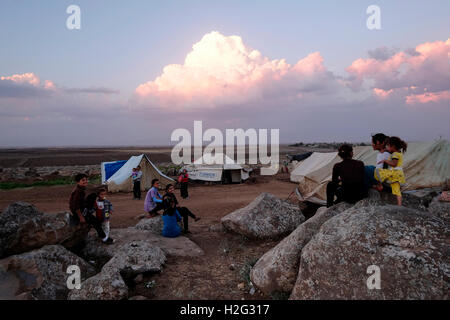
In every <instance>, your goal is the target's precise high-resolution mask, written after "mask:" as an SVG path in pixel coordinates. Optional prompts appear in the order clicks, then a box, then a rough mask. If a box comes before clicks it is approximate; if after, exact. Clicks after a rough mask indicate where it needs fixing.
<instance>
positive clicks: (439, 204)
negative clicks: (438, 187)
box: [428, 197, 450, 222]
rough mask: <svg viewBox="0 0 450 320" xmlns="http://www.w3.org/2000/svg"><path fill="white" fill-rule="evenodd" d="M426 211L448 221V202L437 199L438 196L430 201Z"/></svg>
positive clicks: (449, 209)
mask: <svg viewBox="0 0 450 320" xmlns="http://www.w3.org/2000/svg"><path fill="white" fill-rule="evenodd" d="M428 211H429V212H430V213H432V214H435V215H437V216H438V217H440V218H442V219H444V220H445V221H447V222H449V221H450V202H444V201H439V197H436V198H434V199H433V201H431V202H430V204H429V206H428Z"/></svg>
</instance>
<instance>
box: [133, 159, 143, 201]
mask: <svg viewBox="0 0 450 320" xmlns="http://www.w3.org/2000/svg"><path fill="white" fill-rule="evenodd" d="M131 178H132V179H133V195H134V199H138V200H141V179H142V171H141V166H137V167H136V168H133V173H132V174H131Z"/></svg>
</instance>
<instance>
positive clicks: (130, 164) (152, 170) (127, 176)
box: [102, 154, 175, 192]
mask: <svg viewBox="0 0 450 320" xmlns="http://www.w3.org/2000/svg"><path fill="white" fill-rule="evenodd" d="M137 166H141V170H142V180H141V190H142V191H144V190H148V189H150V188H151V181H152V180H153V179H159V182H160V187H161V188H165V186H166V185H167V184H169V183H174V182H175V180H173V179H172V178H169V177H167V176H166V175H164V174H163V173H162V172H161V171H159V169H158V168H157V167H156V166H155V165H154V164H153V163H152V162H151V161H150V159H149V158H148V157H147V156H146V155H145V154H141V155H139V156H132V157H131V158H130V159H128V161H126V162H125V163H124V164H123V165H122V166H121V167H120V169H119V170H117V171H116V172H115V173H114V174H113V175H112V176H111V177H109V178H108V179H107V180H106V184H107V185H108V190H109V191H111V192H120V191H122V192H130V191H132V190H133V181H132V179H131V173H132V172H133V168H136V167H137ZM102 171H103V170H102Z"/></svg>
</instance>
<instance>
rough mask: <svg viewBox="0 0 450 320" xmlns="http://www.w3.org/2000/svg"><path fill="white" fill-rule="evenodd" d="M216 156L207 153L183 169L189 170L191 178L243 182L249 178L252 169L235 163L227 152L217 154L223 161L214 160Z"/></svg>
mask: <svg viewBox="0 0 450 320" xmlns="http://www.w3.org/2000/svg"><path fill="white" fill-rule="evenodd" d="M215 157H216V156H213V155H211V154H210V153H205V154H204V155H203V156H202V157H201V158H199V159H197V160H195V161H194V163H193V164H190V165H186V166H184V167H183V169H186V170H187V171H188V173H189V179H191V180H201V181H213V182H219V181H222V182H228V183H241V182H242V181H243V180H247V179H248V178H249V172H250V171H251V170H252V169H250V168H247V167H245V166H243V165H240V164H237V163H235V162H234V161H233V160H232V159H231V158H229V157H228V156H227V155H226V154H222V153H221V154H218V155H217V158H219V159H223V161H222V160H220V161H218V162H219V163H217V162H216V161H214V160H215Z"/></svg>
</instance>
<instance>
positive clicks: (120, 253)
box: [102, 240, 166, 280]
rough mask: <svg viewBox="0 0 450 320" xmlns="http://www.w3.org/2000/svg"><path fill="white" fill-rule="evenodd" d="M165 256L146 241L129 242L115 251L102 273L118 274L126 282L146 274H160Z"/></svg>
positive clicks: (159, 249)
mask: <svg viewBox="0 0 450 320" xmlns="http://www.w3.org/2000/svg"><path fill="white" fill-rule="evenodd" d="M165 261H166V255H165V253H164V251H163V250H161V248H159V247H155V246H154V245H152V244H151V243H148V242H147V241H142V240H141V241H133V242H129V243H127V244H125V245H123V246H122V247H120V248H119V250H117V252H116V254H115V255H114V257H113V258H112V259H111V260H109V261H108V263H106V264H105V265H104V266H103V268H102V272H105V271H106V272H109V271H111V272H115V271H116V272H120V274H121V275H122V277H124V278H125V279H126V280H128V279H132V278H134V277H136V276H137V275H139V274H142V273H146V272H161V270H162V266H163V264H164V263H165Z"/></svg>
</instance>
